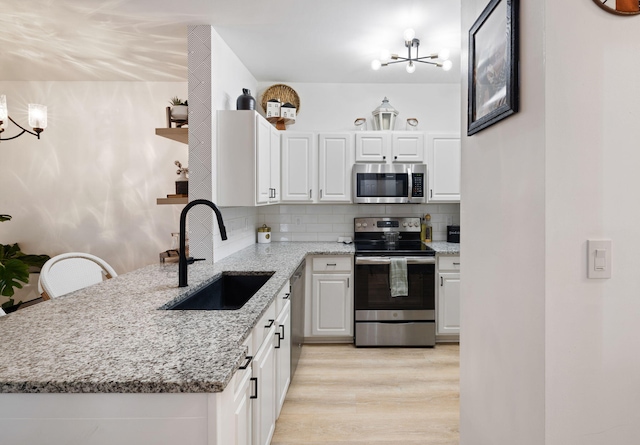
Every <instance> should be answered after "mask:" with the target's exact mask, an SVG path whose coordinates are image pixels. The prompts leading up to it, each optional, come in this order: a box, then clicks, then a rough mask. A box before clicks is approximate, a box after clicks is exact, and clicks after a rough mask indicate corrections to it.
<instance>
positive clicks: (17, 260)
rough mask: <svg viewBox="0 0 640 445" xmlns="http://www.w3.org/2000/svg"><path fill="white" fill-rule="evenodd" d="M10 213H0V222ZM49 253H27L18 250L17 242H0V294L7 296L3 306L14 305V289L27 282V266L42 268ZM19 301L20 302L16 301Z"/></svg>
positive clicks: (20, 287) (6, 218) (7, 217)
mask: <svg viewBox="0 0 640 445" xmlns="http://www.w3.org/2000/svg"><path fill="white" fill-rule="evenodd" d="M10 219H11V216H10V215H0V222H4V221H9V220H10ZM48 260H49V255H27V254H25V253H23V252H22V251H21V250H20V246H19V245H18V243H15V244H0V295H1V296H3V297H9V301H7V302H6V303H4V304H3V305H2V307H3V308H6V307H11V306H14V305H15V304H17V303H14V301H13V298H11V297H13V294H14V293H15V289H16V288H18V289H22V285H23V284H27V283H29V268H30V267H35V268H38V269H40V268H42V266H44V263H46V262H47V261H48ZM18 303H20V302H18Z"/></svg>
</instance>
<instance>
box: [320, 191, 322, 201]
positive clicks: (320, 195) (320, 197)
mask: <svg viewBox="0 0 640 445" xmlns="http://www.w3.org/2000/svg"><path fill="white" fill-rule="evenodd" d="M320 199H322V189H320Z"/></svg>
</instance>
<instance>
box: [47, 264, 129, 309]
mask: <svg viewBox="0 0 640 445" xmlns="http://www.w3.org/2000/svg"><path fill="white" fill-rule="evenodd" d="M117 276H118V274H117V273H116V271H115V270H113V268H112V267H111V266H110V265H109V264H108V263H107V262H106V261H104V260H103V259H101V258H98V257H97V256H95V255H91V254H88V253H82V252H71V253H63V254H60V255H57V256H54V257H53V258H51V259H50V260H49V261H47V262H46V263H44V266H42V270H41V271H40V280H39V282H38V285H39V287H41V288H42V291H43V293H42V297H43V299H45V300H48V299H49V298H56V297H59V296H61V295H65V294H68V293H69V292H73V291H76V290H78V289H83V288H85V287H87V286H91V285H94V284H97V283H100V282H102V281H103V280H105V279H108V278H112V277H117Z"/></svg>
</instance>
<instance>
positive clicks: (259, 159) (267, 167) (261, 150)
mask: <svg viewBox="0 0 640 445" xmlns="http://www.w3.org/2000/svg"><path fill="white" fill-rule="evenodd" d="M271 128H272V125H271V124H270V123H269V122H268V121H266V120H264V119H262V118H261V116H256V134H257V138H256V173H255V174H256V187H257V189H256V204H267V203H269V200H270V199H271V196H273V192H272V187H271Z"/></svg>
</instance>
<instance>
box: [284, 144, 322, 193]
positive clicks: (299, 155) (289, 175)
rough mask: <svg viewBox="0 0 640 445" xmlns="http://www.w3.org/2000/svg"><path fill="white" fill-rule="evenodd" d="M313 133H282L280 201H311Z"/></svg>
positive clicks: (313, 166) (314, 169)
mask: <svg viewBox="0 0 640 445" xmlns="http://www.w3.org/2000/svg"><path fill="white" fill-rule="evenodd" d="M313 142H314V136H313V133H291V132H286V133H283V134H282V197H281V199H282V201H283V202H313V200H314V198H315V197H314V195H315V185H314V184H315V176H314V174H315V171H316V168H317V167H316V166H317V163H316V160H315V158H316V156H315V147H314V144H313Z"/></svg>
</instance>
